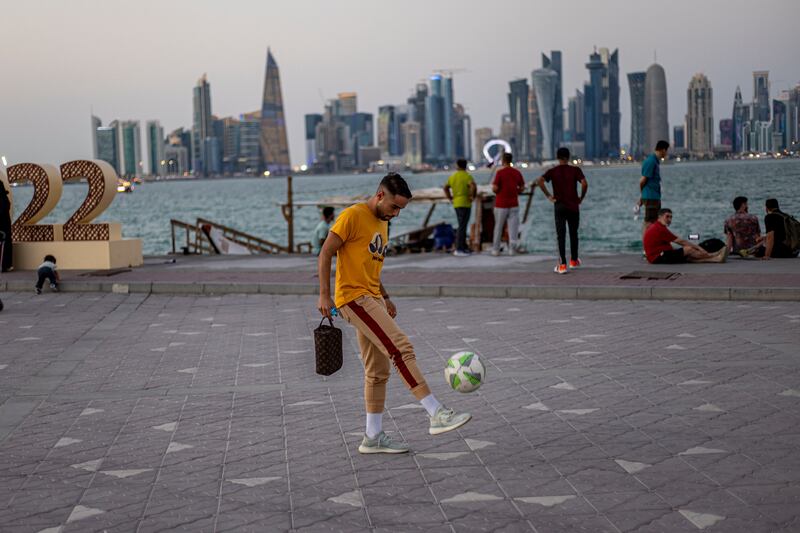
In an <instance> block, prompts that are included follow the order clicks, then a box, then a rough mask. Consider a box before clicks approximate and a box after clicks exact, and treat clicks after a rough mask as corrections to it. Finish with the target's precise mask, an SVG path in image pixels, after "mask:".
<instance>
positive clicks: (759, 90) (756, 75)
mask: <svg viewBox="0 0 800 533" xmlns="http://www.w3.org/2000/svg"><path fill="white" fill-rule="evenodd" d="M753 108H754V109H755V113H754V116H753V117H752V118H753V120H760V121H761V122H769V119H770V100H769V71H768V70H756V71H755V72H753Z"/></svg>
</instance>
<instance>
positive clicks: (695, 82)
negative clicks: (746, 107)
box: [686, 74, 714, 157]
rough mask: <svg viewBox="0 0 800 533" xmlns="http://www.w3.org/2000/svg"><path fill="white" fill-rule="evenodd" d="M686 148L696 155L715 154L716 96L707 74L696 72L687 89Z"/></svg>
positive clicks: (707, 155)
mask: <svg viewBox="0 0 800 533" xmlns="http://www.w3.org/2000/svg"><path fill="white" fill-rule="evenodd" d="M686 100H687V105H686V109H687V113H686V148H687V149H688V151H689V153H690V154H691V155H693V156H695V157H713V155H714V98H713V90H712V89H711V82H710V81H708V78H707V77H706V76H705V74H695V75H694V77H693V78H692V79H691V81H690V82H689V88H688V89H687V91H686Z"/></svg>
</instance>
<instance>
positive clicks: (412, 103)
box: [403, 83, 428, 161]
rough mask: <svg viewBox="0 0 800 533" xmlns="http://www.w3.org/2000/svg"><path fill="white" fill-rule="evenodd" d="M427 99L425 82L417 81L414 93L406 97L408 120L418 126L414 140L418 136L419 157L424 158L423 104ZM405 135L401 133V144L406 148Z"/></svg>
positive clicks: (425, 140)
mask: <svg viewBox="0 0 800 533" xmlns="http://www.w3.org/2000/svg"><path fill="white" fill-rule="evenodd" d="M427 101H428V86H427V84H425V83H418V84H417V86H416V89H415V91H414V94H413V95H411V96H409V97H408V100H407V103H408V106H409V114H408V120H409V121H414V122H416V123H417V124H418V126H419V128H418V129H419V131H418V132H416V131H415V133H414V135H415V140H416V139H417V138H419V142H420V146H421V149H420V152H419V154H420V157H421V158H422V160H423V161H424V160H425V148H426V143H427V132H426V131H425V116H426V113H425V104H426V102H427ZM405 139H406V136H405V135H403V146H404V147H406V149H407V148H408V147H407V146H406V144H405Z"/></svg>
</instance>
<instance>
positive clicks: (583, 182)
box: [578, 178, 589, 204]
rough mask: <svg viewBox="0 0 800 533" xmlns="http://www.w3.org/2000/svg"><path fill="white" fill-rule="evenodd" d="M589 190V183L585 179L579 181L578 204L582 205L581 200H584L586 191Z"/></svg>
mask: <svg viewBox="0 0 800 533" xmlns="http://www.w3.org/2000/svg"><path fill="white" fill-rule="evenodd" d="M588 190H589V182H588V181H586V178H583V179H582V180H581V198H580V200H578V203H579V204H582V203H583V199H584V198H586V191H588Z"/></svg>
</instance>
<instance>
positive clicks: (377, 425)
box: [366, 413, 383, 439]
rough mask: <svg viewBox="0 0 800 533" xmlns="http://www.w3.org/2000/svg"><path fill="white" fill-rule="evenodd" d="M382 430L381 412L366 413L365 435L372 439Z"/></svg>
mask: <svg viewBox="0 0 800 533" xmlns="http://www.w3.org/2000/svg"><path fill="white" fill-rule="evenodd" d="M381 431H383V413H367V431H366V433H367V437H369V438H370V439H374V438H375V437H377V436H378V435H379V434H380V432H381Z"/></svg>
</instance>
